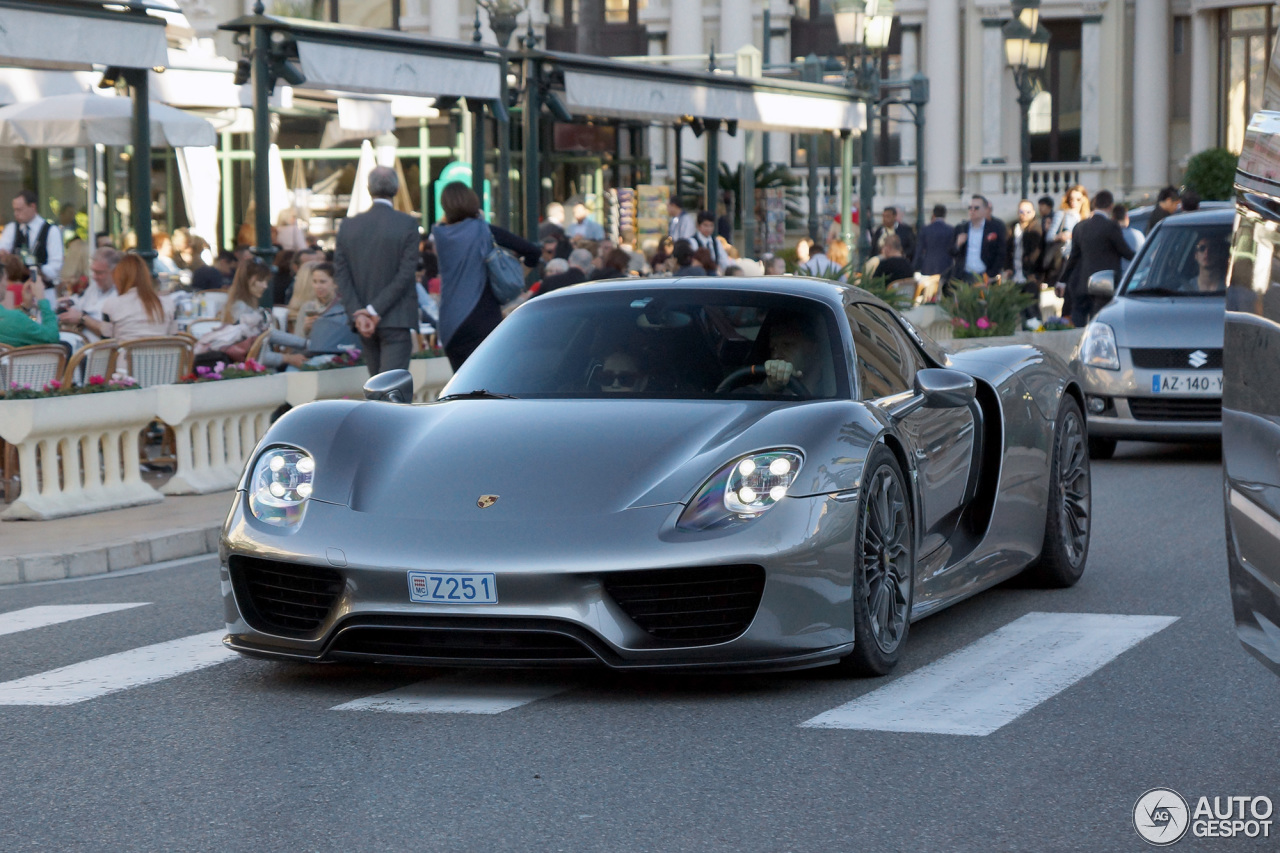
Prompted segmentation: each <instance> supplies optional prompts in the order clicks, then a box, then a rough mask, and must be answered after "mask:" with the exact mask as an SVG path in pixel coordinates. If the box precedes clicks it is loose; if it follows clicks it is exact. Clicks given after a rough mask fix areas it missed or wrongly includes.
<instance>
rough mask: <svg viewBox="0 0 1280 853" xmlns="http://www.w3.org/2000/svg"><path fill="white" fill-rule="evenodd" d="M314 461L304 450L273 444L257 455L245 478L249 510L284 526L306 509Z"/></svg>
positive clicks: (312, 477)
mask: <svg viewBox="0 0 1280 853" xmlns="http://www.w3.org/2000/svg"><path fill="white" fill-rule="evenodd" d="M315 473H316V462H315V460H314V459H312V458H311V455H310V454H309V453H307V452H306V451H305V450H298V449H297V448H295V447H273V448H271V449H270V450H268V451H266V452H265V453H263V454H262V455H261V456H259V457H258V461H257V463H256V464H255V465H254V466H253V477H252V478H251V479H250V481H249V509H250V511H251V512H253V515H254V517H255V518H257V519H258V520H259V521H265V522H266V523H267V524H275V525H278V526H280V527H286V526H288V525H291V524H297V523H298V522H299V521H301V520H302V515H303V513H304V512H305V511H306V508H307V500H308V499H309V498H310V497H311V488H312V483H313V481H314V479H315Z"/></svg>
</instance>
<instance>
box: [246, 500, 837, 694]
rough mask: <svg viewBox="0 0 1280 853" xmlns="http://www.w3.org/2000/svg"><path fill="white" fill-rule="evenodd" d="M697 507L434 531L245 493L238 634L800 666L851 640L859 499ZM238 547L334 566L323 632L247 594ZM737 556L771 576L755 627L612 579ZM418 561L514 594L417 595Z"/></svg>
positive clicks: (431, 659)
mask: <svg viewBox="0 0 1280 853" xmlns="http://www.w3.org/2000/svg"><path fill="white" fill-rule="evenodd" d="M682 509H683V508H682V507H681V506H678V505H664V506H656V507H644V508H637V509H629V510H624V511H622V512H619V513H614V514H612V515H608V516H604V517H592V518H583V519H566V520H564V521H563V522H562V523H561V522H557V523H555V524H548V523H547V522H546V521H545V520H540V521H538V522H537V523H532V522H529V523H521V522H518V521H508V522H506V523H504V524H503V525H502V526H501V527H500V528H499V529H495V528H497V526H496V525H494V524H492V523H489V524H485V525H479V524H478V523H466V524H454V523H451V524H449V525H448V527H447V529H443V528H442V529H438V530H433V529H431V527H430V525H428V524H422V523H419V524H413V525H409V524H405V520H404V519H390V518H380V517H376V516H371V515H369V514H364V513H356V512H353V511H352V510H350V509H348V508H346V507H342V506H336V505H331V504H322V503H318V502H315V501H313V502H312V504H311V505H310V506H309V507H308V509H307V513H306V516H305V518H304V519H303V521H302V522H301V523H300V524H299V525H298V527H297V528H296V529H295V530H293V531H290V532H287V533H282V532H280V531H279V530H278V529H275V528H267V527H266V526H265V525H261V524H260V523H259V522H257V520H256V519H254V518H252V516H251V515H249V513H248V511H247V508H246V507H245V501H244V497H243V495H240V494H238V495H237V499H236V506H235V508H234V509H233V510H232V513H231V516H230V517H229V518H228V521H227V525H226V527H225V528H224V533H223V540H222V548H221V551H222V581H223V583H222V590H223V600H224V607H225V612H226V621H227V630H228V636H227V638H226V640H225V641H224V642H225V644H226V645H227V646H228V647H229V648H232V649H235V650H237V651H240V652H243V653H245V654H248V655H253V656H258V657H268V658H275V659H288V660H303V661H317V662H319V661H332V660H365V661H378V662H395V663H418V664H429V665H452V666H468V667H471V666H521V667H524V666H547V665H553V666H576V665H601V664H603V665H604V666H608V667H611V668H616V669H652V668H671V669H708V668H709V669H739V668H743V667H746V668H751V669H787V668H800V667H806V666H817V665H821V664H823V663H829V662H833V661H835V660H837V659H839V658H840V657H842V656H844V655H846V654H848V653H849V651H850V650H851V649H852V639H853V631H852V605H851V601H850V586H851V580H852V574H851V573H852V560H851V557H850V553H851V551H850V548H851V541H852V534H853V530H854V523H853V522H854V515H855V513H856V502H839V501H835V500H831V499H829V498H827V497H825V496H822V497H815V498H787V499H785V500H784V501H782V502H781V503H779V504H778V505H777V506H775V507H774V508H773V509H771V510H770V511H769V512H768V513H766V514H765V515H764V516H762V517H760V518H758V519H755V520H754V521H751V522H749V523H747V524H744V525H741V526H740V527H738V528H736V529H733V530H730V531H706V532H701V533H686V532H682V531H677V530H676V529H675V522H676V520H677V519H678V517H679V514H680V512H681V511H682ZM233 556H234V557H250V558H258V559H264V560H270V561H275V562H278V563H280V564H284V565H287V566H288V567H289V568H290V569H291V570H294V571H297V572H299V573H302V574H304V575H305V574H307V573H314V574H316V575H323V576H325V577H328V578H335V579H336V584H337V586H336V590H337V592H336V595H335V597H334V599H333V601H332V604H331V605H330V606H327V608H326V609H325V610H324V612H323V616H322V618H320V619H319V620H318V624H317V626H316V627H315V628H314V629H313V630H305V631H299V630H294V631H280V630H275V629H273V627H272V626H270V625H265V624H264V623H263V620H262V619H261V618H257V617H256V615H255V610H254V606H253V602H252V601H250V600H245V601H240V600H239V599H240V597H242V596H245V593H244V592H243V585H242V584H239V585H238V584H237V583H233V577H232V568H231V563H230V560H231V558H232V557H233ZM339 563H342V564H343V565H339ZM237 565H238V564H237ZM731 565H752V566H759V567H761V568H762V569H763V571H764V583H763V591H762V592H761V593H760V599H759V605H758V607H757V608H756V610H755V613H754V617H753V618H751V619H750V622H749V624H748V625H747V627H746V628H745V630H744V631H743V632H742V633H741V634H740V635H738V636H736V637H734V638H732V639H729V640H727V641H723V642H719V641H717V642H711V643H700V642H688V641H673V640H670V639H663V638H661V637H659V636H655V635H654V634H653V633H651V632H650V631H647V630H645V629H644V628H642V627H641V625H640V624H638V623H637V621H636V620H635V619H633V618H632V617H631V616H629V615H628V613H627V611H626V610H624V608H623V607H622V606H620V605H619V602H618V601H617V600H615V598H614V597H612V596H611V595H610V594H609V592H608V591H607V589H606V587H607V586H609V584H608V583H607V582H606V581H607V580H610V579H612V578H614V577H616V576H619V575H625V574H626V573H639V572H652V571H654V570H663V569H673V570H674V569H695V568H700V567H722V566H731ZM410 570H419V571H483V572H493V573H494V574H495V575H496V580H497V588H498V590H499V603H497V604H489V605H440V604H421V603H413V602H410V601H409V595H408V585H407V572H408V571H410ZM238 586H239V587H240V589H239V590H238V589H237V587H238ZM245 597H246V598H247V596H245Z"/></svg>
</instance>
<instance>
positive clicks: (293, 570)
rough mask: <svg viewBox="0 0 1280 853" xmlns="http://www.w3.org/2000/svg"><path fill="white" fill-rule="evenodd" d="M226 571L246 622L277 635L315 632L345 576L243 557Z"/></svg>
mask: <svg viewBox="0 0 1280 853" xmlns="http://www.w3.org/2000/svg"><path fill="white" fill-rule="evenodd" d="M227 568H228V570H229V571H230V573H231V585H232V587H233V588H234V589H235V592H236V599H237V601H239V602H240V605H241V611H242V612H243V615H244V617H245V621H246V622H248V623H249V624H250V625H252V626H253V627H254V628H256V629H258V630H262V631H269V632H271V633H275V634H283V635H286V636H303V635H307V634H312V633H315V631H316V630H317V629H318V628H319V627H320V626H321V625H322V624H323V623H324V620H325V619H327V618H328V616H329V612H330V611H331V610H332V609H333V605H334V604H335V603H336V602H337V600H338V596H339V595H340V594H341V593H342V587H343V582H342V575H340V574H338V573H337V572H335V571H334V570H333V569H326V568H321V567H319V566H307V565H302V564H299V563H282V562H277V561H276V560H263V559H259V558H257V557H242V556H233V557H231V559H230V560H229V561H228V566H227Z"/></svg>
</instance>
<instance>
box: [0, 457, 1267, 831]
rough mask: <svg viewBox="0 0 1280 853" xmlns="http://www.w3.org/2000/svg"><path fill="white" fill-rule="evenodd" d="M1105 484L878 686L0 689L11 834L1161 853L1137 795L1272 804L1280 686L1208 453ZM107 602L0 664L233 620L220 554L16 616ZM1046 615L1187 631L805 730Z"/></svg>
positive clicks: (3, 802)
mask: <svg viewBox="0 0 1280 853" xmlns="http://www.w3.org/2000/svg"><path fill="white" fill-rule="evenodd" d="M1094 495H1095V513H1094V517H1095V529H1094V538H1093V545H1092V551H1091V554H1090V559H1089V567H1088V570H1087V571H1086V573H1085V576H1084V578H1083V580H1082V581H1081V582H1080V584H1079V585H1078V586H1076V587H1075V588H1074V589H1070V590H1065V591H1053V592H1046V591H1042V590H1037V589H1032V588H1026V587H1024V586H1020V585H1018V584H1016V583H1011V584H1006V585H1004V586H1002V587H999V588H997V589H994V590H990V591H988V592H985V593H983V594H982V595H980V596H978V597H976V598H974V599H971V600H970V601H968V602H965V603H963V604H961V605H958V606H956V607H954V608H952V609H950V610H948V611H945V612H943V613H941V614H939V615H937V616H934V617H931V618H930V619H928V620H925V621H924V622H921V623H918V624H916V625H915V626H913V628H912V631H911V636H910V640H909V647H908V649H907V651H906V655H905V658H904V660H903V662H902V664H901V666H900V668H899V670H898V672H896V673H895V675H894V676H893V677H890V678H885V679H875V680H866V681H857V680H845V679H841V678H836V677H833V676H832V675H830V674H828V673H827V672H824V671H822V670H814V671H809V672H801V673H791V674H783V675H770V676H736V677H707V676H699V677H696V678H694V677H653V676H646V677H637V676H630V675H627V676H623V675H613V674H609V673H591V674H581V673H579V674H573V675H567V676H564V677H563V678H561V679H560V682H559V687H560V688H563V689H562V691H561V692H558V693H555V695H550V696H547V697H545V698H541V699H539V700H538V701H533V702H529V703H527V704H522V705H520V706H519V707H514V708H512V709H510V710H506V711H503V712H502V713H497V714H489V715H478V714H459V713H388V712H386V711H378V710H351V711H336V710H332V709H333V708H334V707H335V706H337V705H340V704H343V703H347V702H350V701H352V700H358V699H361V698H362V697H368V696H371V695H375V694H380V693H383V692H386V691H390V690H394V689H397V688H401V687H404V686H406V685H410V684H413V683H415V682H421V681H424V680H426V681H431V680H433V679H444V681H443V682H442V683H446V684H447V683H449V682H448V680H447V679H448V676H447V675H446V674H444V673H441V672H439V671H434V670H413V669H394V670H390V669H377V670H361V669H356V668H348V667H305V666H292V665H281V664H273V663H266V662H260V661H252V660H244V659H239V658H236V659H231V660H227V661H225V662H221V663H217V664H215V665H211V666H208V667H205V668H202V669H199V670H196V671H192V672H189V673H186V674H183V675H178V676H176V677H171V678H164V679H162V680H158V681H155V682H154V683H150V684H146V685H143V686H137V687H133V688H130V689H125V690H121V691H119V692H115V693H112V694H110V695H105V696H101V697H99V698H93V699H90V700H87V701H83V702H78V703H75V704H69V705H63V706H54V707H44V706H0V732H3V736H2V737H0V774H2V776H0V778H2V779H3V781H2V783H0V848H2V849H3V850H5V851H25V850H54V849H58V850H95V851H96V850H166V851H185V850H196V851H204V850H217V851H240V850H246V851H247V850H263V849H267V850H299V851H301V850H315V851H329V850H333V851H363V850H371V851H372V850H415V851H427V850H450V851H453V850H458V851H486V853H490V852H492V853H497V851H507V850H511V851H542V850H567V851H595V850H601V851H663V853H666V851H684V850H690V851H695V850H696V851H701V850H734V851H832V850H884V851H896V850H903V851H910V850H946V851H951V850H956V851H960V850H973V851H995V850H1019V851H1021V850H1036V851H1059V850H1085V851H1123V850H1142V849H1146V848H1147V845H1146V844H1145V842H1143V841H1142V840H1141V839H1140V838H1139V837H1138V835H1137V834H1136V832H1135V830H1134V828H1133V824H1132V813H1133V808H1134V803H1135V801H1136V800H1137V799H1138V797H1139V796H1140V795H1142V794H1143V792H1145V791H1147V790H1148V789H1150V788H1153V787H1157V786H1167V787H1170V788H1173V789H1175V790H1177V791H1179V792H1180V793H1181V794H1182V795H1183V796H1184V797H1186V798H1187V799H1188V800H1189V801H1190V802H1191V803H1192V805H1193V807H1194V803H1195V798H1198V797H1199V796H1202V795H1204V796H1209V797H1211V798H1212V797H1213V796H1222V797H1225V796H1257V795H1265V796H1268V797H1270V798H1271V799H1272V800H1273V801H1275V802H1277V803H1280V767H1277V762H1276V755H1275V754H1276V750H1275V745H1276V740H1277V737H1276V736H1277V723H1276V722H1275V719H1276V713H1275V709H1276V708H1277V707H1280V680H1277V679H1276V678H1275V677H1273V676H1272V675H1271V674H1270V673H1269V672H1268V671H1267V670H1265V669H1264V668H1263V667H1262V666H1261V665H1260V664H1258V663H1257V662H1255V661H1254V660H1253V659H1252V658H1251V657H1249V656H1248V655H1247V654H1246V653H1245V652H1244V651H1243V650H1242V649H1241V647H1240V645H1239V643H1238V642H1237V641H1236V638H1235V633H1234V628H1233V623H1232V620H1231V609H1230V602H1229V598H1228V589H1227V579H1226V568H1225V557H1224V548H1223V521H1222V509H1221V501H1222V491H1221V466H1220V462H1219V459H1218V456H1217V454H1216V452H1212V451H1209V452H1207V451H1205V450H1203V449H1195V448H1187V447H1168V446H1143V445H1137V444H1121V445H1120V450H1119V452H1118V454H1117V456H1116V458H1115V459H1114V460H1112V461H1109V462H1102V463H1095V465H1094ZM110 602H130V603H139V602H147V604H146V606H142V607H134V608H131V609H127V610H120V611H116V612H112V613H105V614H101V615H96V616H92V617H89V618H80V619H75V620H72V621H67V622H62V623H60V624H55V625H49V626H46V627H39V628H33V629H30V630H22V631H16V632H13V633H9V634H5V635H0V682H4V683H8V682H11V681H12V680H15V679H21V678H26V677H28V676H33V675H35V674H38V673H45V672H48V671H49V670H52V669H55V668H58V667H64V666H70V665H74V664H78V663H82V662H84V661H90V660H95V661H96V660H97V659H99V658H101V657H103V656H107V655H111V654H114V653H118V652H126V651H128V650H130V649H136V648H138V647H141V646H146V645H149V644H153V643H160V642H164V641H170V640H175V639H177V638H181V637H186V636H190V635H193V634H197V633H203V632H207V631H213V630H216V629H218V628H219V627H220V609H219V607H220V605H219V588H218V576H217V569H216V566H214V565H213V564H212V563H211V561H209V560H208V559H203V560H196V561H194V562H191V563H190V564H188V565H186V566H181V567H176V568H166V569H162V570H159V571H155V572H148V573H139V574H135V575H129V576H123V577H106V578H94V579H86V580H78V581H68V582H57V583H50V584H44V585H32V586H25V587H15V588H5V589H3V590H0V616H3V614H4V613H8V612H11V611H16V610H19V609H24V608H30V607H36V606H49V605H72V604H98V603H110ZM1033 611H1052V612H1068V613H1090V614H1094V613H1096V614H1132V615H1162V616H1172V617H1177V621H1175V622H1173V623H1172V624H1171V625H1170V626H1169V627H1167V628H1164V629H1163V630H1160V631H1159V632H1157V633H1155V634H1153V635H1152V636H1150V637H1148V638H1147V639H1145V640H1143V641H1142V642H1140V643H1138V644H1137V645H1136V646H1133V647H1132V648H1130V649H1128V650H1127V651H1124V652H1123V653H1121V654H1120V655H1119V656H1118V657H1115V658H1114V659H1113V660H1111V661H1110V662H1109V663H1106V664H1105V665H1104V666H1102V668H1101V669H1098V670H1097V671H1096V672H1093V673H1092V674H1090V675H1087V676H1085V677H1083V678H1081V679H1079V680H1078V681H1076V682H1075V683H1073V684H1072V685H1071V686H1069V687H1068V688H1067V689H1065V690H1064V691H1062V692H1061V693H1058V694H1057V695H1056V696H1052V697H1051V698H1048V699H1046V700H1045V701H1042V702H1040V703H1039V704H1037V705H1035V707H1033V708H1032V709H1031V710H1029V711H1027V712H1026V713H1025V714H1022V715H1021V716H1019V717H1017V718H1016V719H1014V720H1013V721H1012V722H1010V723H1008V724H1007V725H1004V726H1003V727H1001V728H999V729H998V730H997V731H995V732H993V733H992V734H989V735H986V736H965V735H949V734H947V735H944V734H919V733H899V732H885V731H873V730H840V729H816V728H803V727H801V726H800V724H801V723H803V722H804V721H806V720H808V719H811V718H813V717H814V716H816V715H818V714H821V713H823V712H824V711H828V710H830V709H832V708H835V707H837V706H840V705H843V704H845V703H847V702H849V701H851V700H853V699H856V698H858V697H859V696H862V695H865V694H869V693H871V692H872V691H875V690H877V689H880V688H883V687H885V686H886V685H888V684H890V683H892V682H893V681H895V680H896V679H897V678H900V677H902V676H904V675H907V674H908V673H911V672H912V671H914V670H918V669H920V668H921V667H924V666H926V665H928V664H930V663H932V662H935V661H938V660H939V659H940V658H942V657H943V656H945V655H947V654H948V653H950V652H953V651H956V650H959V649H962V648H963V647H966V646H967V645H969V644H971V643H974V642H975V641H978V640H980V639H982V638H983V637H986V636H988V635H990V634H991V633H992V632H993V631H996V630H997V629H999V628H1001V627H1002V626H1004V625H1007V624H1008V623H1010V622H1012V621H1013V620H1015V619H1018V618H1019V617H1021V616H1023V615H1024V614H1027V613H1030V612H1033ZM104 666H105V665H104ZM463 680H464V681H466V682H467V683H469V684H471V685H472V686H473V687H474V686H475V685H481V686H483V687H488V688H491V690H492V691H494V692H497V693H502V692H503V691H510V690H511V689H513V688H514V687H519V686H521V685H524V684H527V683H530V681H531V680H530V679H522V678H520V677H518V676H512V675H503V674H495V673H489V674H480V675H478V676H477V675H473V676H471V677H470V680H469V681H468V679H466V678H464V679H463ZM546 680H547V677H546V676H545V675H544V676H541V677H540V678H534V679H532V682H534V683H543V682H545V681H546ZM553 680H554V679H553ZM3 686H4V685H3V684H0V688H3ZM1275 818H1276V820H1277V823H1278V826H1277V827H1276V830H1277V831H1276V832H1273V833H1272V835H1273V836H1274V835H1277V834H1280V815H1276V816H1275ZM1175 849H1204V850H1234V849H1248V850H1275V849H1280V841H1276V840H1275V839H1274V838H1269V839H1255V840H1250V839H1246V838H1231V839H1221V838H1218V839H1207V838H1205V839H1197V838H1193V837H1192V836H1191V835H1190V834H1189V835H1188V836H1187V837H1185V838H1184V839H1183V840H1182V841H1180V842H1178V843H1177V844H1176V845H1175Z"/></svg>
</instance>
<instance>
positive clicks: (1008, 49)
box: [1002, 0, 1049, 198]
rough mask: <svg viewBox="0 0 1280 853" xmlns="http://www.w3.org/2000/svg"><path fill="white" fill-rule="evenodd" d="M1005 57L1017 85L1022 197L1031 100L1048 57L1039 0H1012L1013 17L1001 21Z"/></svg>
mask: <svg viewBox="0 0 1280 853" xmlns="http://www.w3.org/2000/svg"><path fill="white" fill-rule="evenodd" d="M1002 32H1003V35H1004V55H1005V61H1006V62H1008V64H1009V69H1010V70H1011V71H1013V81H1014V83H1016V84H1017V86H1018V108H1019V112H1020V114H1021V116H1020V117H1021V121H1022V197H1023V198H1029V197H1030V194H1031V102H1032V101H1033V100H1034V99H1035V96H1036V87H1037V85H1038V84H1039V75H1040V72H1041V71H1042V70H1044V65H1045V61H1046V60H1047V59H1048V58H1049V31H1048V30H1047V29H1045V28H1044V26H1043V25H1042V24H1041V23H1040V0H1014V3H1013V18H1012V19H1011V20H1010V21H1009V22H1008V23H1007V24H1005V25H1004V28H1003V30H1002Z"/></svg>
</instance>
